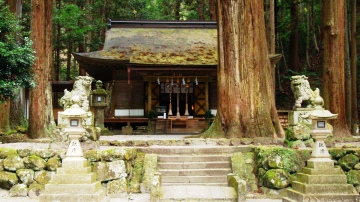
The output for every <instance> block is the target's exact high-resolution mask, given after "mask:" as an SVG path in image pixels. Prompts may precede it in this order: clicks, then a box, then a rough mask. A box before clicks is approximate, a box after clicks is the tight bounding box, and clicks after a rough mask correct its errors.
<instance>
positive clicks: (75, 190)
mask: <svg viewBox="0 0 360 202" xmlns="http://www.w3.org/2000/svg"><path fill="white" fill-rule="evenodd" d="M100 188H101V183H100V182H99V181H97V182H94V183H91V184H46V185H45V193H49V194H63V193H67V194H88V193H95V192H97V191H99V189H100Z"/></svg>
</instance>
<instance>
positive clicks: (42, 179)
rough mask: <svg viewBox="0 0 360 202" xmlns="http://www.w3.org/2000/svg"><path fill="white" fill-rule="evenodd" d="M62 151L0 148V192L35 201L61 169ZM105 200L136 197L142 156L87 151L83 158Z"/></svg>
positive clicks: (128, 150) (116, 150) (132, 151)
mask: <svg viewBox="0 0 360 202" xmlns="http://www.w3.org/2000/svg"><path fill="white" fill-rule="evenodd" d="M65 153H66V151H64V150H59V151H56V150H50V149H43V150H32V149H17V150H16V149H12V148H0V188H2V189H8V190H10V192H9V193H10V196H27V195H28V196H30V197H31V198H34V197H37V196H38V195H39V194H40V193H41V192H42V191H43V190H44V185H45V184H46V183H48V182H49V181H50V179H51V175H53V174H55V172H56V169H57V168H58V167H61V162H62V159H64V158H65ZM84 156H85V158H86V159H88V161H89V162H90V164H91V166H92V169H93V172H95V173H96V176H97V180H98V181H101V182H102V184H103V185H104V186H106V187H107V192H108V193H107V194H108V196H118V195H122V194H126V193H127V192H132V193H139V192H140V183H141V180H142V173H143V171H142V169H143V159H144V154H143V153H141V152H138V151H137V149H136V148H126V149H124V148H113V149H109V150H105V151H99V150H88V151H86V152H85V154H84Z"/></svg>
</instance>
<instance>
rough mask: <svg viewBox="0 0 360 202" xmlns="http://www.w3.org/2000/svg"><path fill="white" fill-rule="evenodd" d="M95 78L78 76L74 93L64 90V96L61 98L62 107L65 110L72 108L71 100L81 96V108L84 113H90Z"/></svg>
mask: <svg viewBox="0 0 360 202" xmlns="http://www.w3.org/2000/svg"><path fill="white" fill-rule="evenodd" d="M93 81H94V78H92V77H90V76H77V77H75V82H74V86H73V89H72V91H68V90H67V89H65V90H64V96H63V97H61V98H60V105H61V106H63V107H64V110H65V109H67V108H70V107H71V105H73V104H74V103H73V101H72V100H71V98H72V97H73V96H74V95H77V96H79V98H80V103H79V106H80V107H81V108H82V109H83V110H84V111H89V95H90V92H91V83H92V82H93Z"/></svg>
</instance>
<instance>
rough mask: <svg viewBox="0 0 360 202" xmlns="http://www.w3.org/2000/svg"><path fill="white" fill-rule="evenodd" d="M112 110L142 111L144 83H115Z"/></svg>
mask: <svg viewBox="0 0 360 202" xmlns="http://www.w3.org/2000/svg"><path fill="white" fill-rule="evenodd" d="M112 102H113V104H114V105H113V106H115V107H114V109H144V102H145V100H144V82H143V81H135V80H134V81H131V83H130V84H128V82H127V81H117V82H116V83H115V85H114V92H113V98H112Z"/></svg>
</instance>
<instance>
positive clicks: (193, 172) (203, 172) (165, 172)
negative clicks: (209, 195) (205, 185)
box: [158, 168, 231, 176]
mask: <svg viewBox="0 0 360 202" xmlns="http://www.w3.org/2000/svg"><path fill="white" fill-rule="evenodd" d="M158 171H159V172H160V173H161V175H162V176H211V175H224V176H225V175H227V174H229V173H231V168H208V169H181V170H170V169H158Z"/></svg>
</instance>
